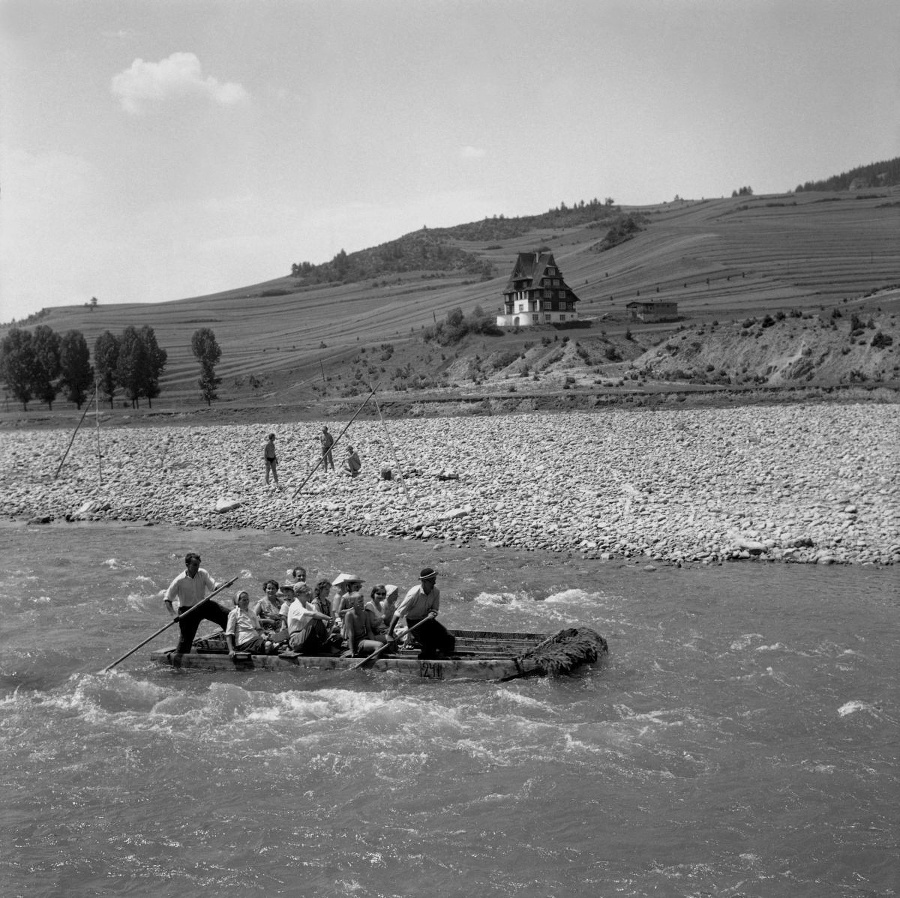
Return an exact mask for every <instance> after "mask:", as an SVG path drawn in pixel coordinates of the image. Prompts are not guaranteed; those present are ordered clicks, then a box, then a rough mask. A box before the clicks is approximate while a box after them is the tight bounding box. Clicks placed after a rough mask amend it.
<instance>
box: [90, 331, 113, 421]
mask: <svg viewBox="0 0 900 898" xmlns="http://www.w3.org/2000/svg"><path fill="white" fill-rule="evenodd" d="M94 366H95V367H96V369H97V380H98V382H99V383H100V391H101V392H102V393H103V395H104V396H106V398H107V399H109V407H110V408H112V407H113V399H114V397H115V395H116V389H117V388H118V386H119V382H118V379H117V372H118V368H119V338H118V337H117V336H116V335H115V334H112V333H110V332H109V331H103V333H102V334H100V336H99V337H97V339H96V340H95V341H94Z"/></svg>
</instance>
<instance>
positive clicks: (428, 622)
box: [387, 567, 456, 660]
mask: <svg viewBox="0 0 900 898" xmlns="http://www.w3.org/2000/svg"><path fill="white" fill-rule="evenodd" d="M436 580H437V571H436V570H435V569H434V568H430V567H427V568H425V569H423V570H422V572H421V573H420V574H419V581H420V582H419V585H418V586H414V587H413V588H412V589H411V590H410V591H409V592H408V593H407V594H406V596H405V597H404V599H403V601H402V602H401V603H400V604H399V605H398V606H397V610H396V611H395V612H394V617H393V619H392V620H391V622H390V624H389V625H388V634H387V635H388V638H390V637H392V636H393V635H394V628H395V627H396V626H397V624H398V622H399V621H401V620H402V619H403V618H404V617H405V618H406V624H407V626H408V627H409V629H412V628H413V627H418V629H417V630H416V632H415V633H414V634H413V637H412V638H414V639H416V640H417V641H418V643H419V644H420V645H421V646H422V651H421V652H419V658H420V659H422V660H426V659H428V660H431V659H442V658H446V657H447V656H448V655H452V654H453V652H454V650H455V649H456V637H455V636H454V635H453V634H452V633H450V632H449V631H448V630H447V629H446V627H444V626H443V625H442V624H439V623H438V622H437V621H436V620H435V618H436V617H437V616H438V611H439V610H440V607H441V592H440V590H439V589H438V588H437V587H436V586H435V585H434V584H435V581H436ZM423 621H425V623H422V622H423ZM419 624H422V626H418V625H419Z"/></svg>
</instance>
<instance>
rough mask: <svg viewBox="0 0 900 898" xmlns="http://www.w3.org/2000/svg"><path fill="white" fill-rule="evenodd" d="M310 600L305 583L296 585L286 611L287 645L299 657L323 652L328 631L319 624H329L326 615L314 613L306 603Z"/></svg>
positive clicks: (310, 596)
mask: <svg viewBox="0 0 900 898" xmlns="http://www.w3.org/2000/svg"><path fill="white" fill-rule="evenodd" d="M310 598H312V590H311V589H310V588H309V587H308V586H307V585H306V584H305V583H300V584H297V589H296V591H295V593H294V601H293V602H291V607H290V610H289V611H288V645H289V646H290V647H291V648H292V649H293V650H294V651H295V652H297V653H298V654H300V655H316V654H318V653H320V652H321V651H323V650H324V648H325V643H326V641H327V638H328V631H327V629H326V627H325V626H324V625H320V623H321V622H323V621H324V622H325V623H330V622H331V618H330V617H329V616H328V615H327V614H322V612H321V611H316V609H315V608H314V607H313V605H312V604H308V603H307V600H308V599H310ZM317 625H319V626H317Z"/></svg>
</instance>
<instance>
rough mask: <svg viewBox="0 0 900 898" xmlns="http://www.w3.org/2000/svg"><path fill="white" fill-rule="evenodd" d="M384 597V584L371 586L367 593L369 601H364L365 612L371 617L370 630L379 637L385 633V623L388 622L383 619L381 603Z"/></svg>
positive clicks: (385, 596) (385, 590) (385, 592)
mask: <svg viewBox="0 0 900 898" xmlns="http://www.w3.org/2000/svg"><path fill="white" fill-rule="evenodd" d="M386 598H387V588H386V587H385V586H383V585H379V586H373V587H372V592H371V593H370V594H369V601H368V602H366V614H368V615H369V616H370V617H371V622H372V631H373V632H374V633H375V634H376V636H378V637H379V638H380V637H383V636H384V635H385V634H386V633H387V625H388V623H390V621H385V619H384V610H383V606H382V603H383V602H384V600H385V599H386Z"/></svg>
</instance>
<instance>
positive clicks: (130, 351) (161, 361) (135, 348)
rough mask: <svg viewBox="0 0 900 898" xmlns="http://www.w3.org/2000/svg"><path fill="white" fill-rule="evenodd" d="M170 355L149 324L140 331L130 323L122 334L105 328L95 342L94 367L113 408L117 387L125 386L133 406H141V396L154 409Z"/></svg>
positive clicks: (104, 393) (98, 381)
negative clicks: (161, 378) (160, 382)
mask: <svg viewBox="0 0 900 898" xmlns="http://www.w3.org/2000/svg"><path fill="white" fill-rule="evenodd" d="M168 357H169V355H168V353H167V352H166V351H165V349H162V348H161V347H160V345H159V344H158V343H157V342H156V334H155V333H154V331H153V328H152V327H150V325H149V324H145V325H144V326H143V327H142V328H141V329H140V330H138V329H137V328H136V327H133V326H132V325H129V326H128V327H126V328H125V330H124V331H122V335H121V336H120V337H117V336H116V335H115V334H113V333H111V332H110V331H103V333H102V334H100V336H99V337H97V339H96V341H95V342H94V366H95V367H96V369H97V386H98V387H99V389H100V392H101V393H102V394H103V395H104V396H106V398H107V399H108V400H109V407H110V408H112V407H113V399H114V398H115V395H116V390H117V389H119V388H120V387H121V388H122V390H123V392H124V393H125V396H126V397H127V398H128V400H129V401H130V402H131V407H132V408H137V407H138V403H139V400H140V399H141V397H144V398H146V400H147V404H148V405H149V406H150V407H151V408H153V400H154V399H155V398H156V397H157V396H159V393H160V388H159V379H160V377H162V373H163V370H164V369H165V367H166V361H167V360H168Z"/></svg>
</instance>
